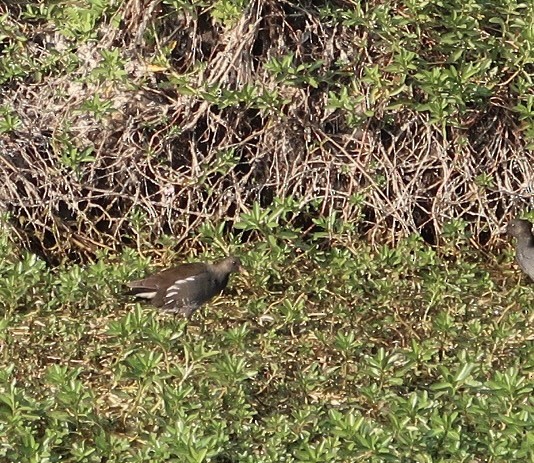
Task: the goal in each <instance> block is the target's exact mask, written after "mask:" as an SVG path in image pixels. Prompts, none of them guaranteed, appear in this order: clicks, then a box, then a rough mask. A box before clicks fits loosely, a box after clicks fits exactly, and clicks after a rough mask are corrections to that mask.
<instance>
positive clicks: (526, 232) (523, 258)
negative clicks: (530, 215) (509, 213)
mask: <svg viewBox="0 0 534 463" xmlns="http://www.w3.org/2000/svg"><path fill="white" fill-rule="evenodd" d="M506 233H508V235H510V236H513V237H515V238H516V239H517V244H516V246H515V258H516V260H517V263H518V264H519V266H520V267H521V269H522V270H523V272H525V273H526V274H527V275H528V276H529V277H530V278H531V279H532V280H534V236H533V235H532V224H531V223H530V222H529V221H528V220H523V219H514V220H512V221H511V222H510V223H509V224H508V226H507V227H506Z"/></svg>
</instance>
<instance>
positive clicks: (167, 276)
mask: <svg viewBox="0 0 534 463" xmlns="http://www.w3.org/2000/svg"><path fill="white" fill-rule="evenodd" d="M205 271H206V265H205V264H200V263H195V264H183V265H181V266H180V267H176V268H169V269H167V270H163V271H161V272H158V273H155V274H154V275H149V276H148V277H146V278H142V279H140V280H134V281H130V282H129V283H128V287H129V288H131V289H132V290H135V289H141V290H153V291H157V290H159V289H161V288H164V287H165V286H168V285H170V284H172V283H173V282H174V281H176V280H179V279H185V278H189V277H194V276H195V275H199V274H201V273H203V272H205Z"/></svg>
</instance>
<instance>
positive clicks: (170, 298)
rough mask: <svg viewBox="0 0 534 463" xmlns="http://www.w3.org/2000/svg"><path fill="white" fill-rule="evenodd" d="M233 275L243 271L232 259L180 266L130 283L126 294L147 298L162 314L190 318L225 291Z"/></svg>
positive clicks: (236, 260) (236, 259) (237, 262)
mask: <svg viewBox="0 0 534 463" xmlns="http://www.w3.org/2000/svg"><path fill="white" fill-rule="evenodd" d="M233 272H244V269H243V267H242V265H241V261H240V260H239V258H237V257H233V256H232V257H227V258H225V259H223V260H221V261H219V262H216V263H214V264H207V263H202V262H195V263H188V264H181V265H179V266H177V267H174V268H170V269H167V270H163V271H161V272H159V273H155V274H153V275H150V276H148V277H146V278H143V279H141V280H135V281H131V282H129V283H128V285H127V286H128V287H129V291H127V292H126V295H130V296H135V297H137V298H141V299H147V300H149V301H150V303H151V304H152V305H154V306H155V307H158V308H160V309H162V310H163V311H166V312H174V313H180V314H183V315H184V316H185V317H186V318H188V319H189V318H191V316H192V315H193V313H194V312H195V310H197V309H198V308H199V307H200V306H201V305H203V304H204V303H205V302H207V301H209V300H210V299H211V298H212V297H214V296H216V295H217V294H219V293H220V292H221V291H222V290H223V289H224V288H226V285H227V284H228V279H229V277H230V274H231V273H233Z"/></svg>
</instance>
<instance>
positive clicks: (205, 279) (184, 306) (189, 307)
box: [162, 271, 213, 313]
mask: <svg viewBox="0 0 534 463" xmlns="http://www.w3.org/2000/svg"><path fill="white" fill-rule="evenodd" d="M212 291H213V277H212V276H211V275H210V274H209V273H208V272H206V271H203V272H199V273H196V274H194V275H191V274H189V276H186V277H184V278H175V279H174V282H173V283H172V284H171V285H170V286H169V287H168V288H167V290H166V291H165V294H164V295H162V296H163V301H162V302H163V304H162V308H163V310H177V309H178V311H180V312H184V313H187V311H190V312H191V313H192V311H194V310H195V309H197V308H198V307H200V305H202V304H203V303H204V302H205V301H206V300H207V299H209V298H210V297H212V296H213V294H212Z"/></svg>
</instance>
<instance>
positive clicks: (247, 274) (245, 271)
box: [237, 264, 249, 277]
mask: <svg viewBox="0 0 534 463" xmlns="http://www.w3.org/2000/svg"><path fill="white" fill-rule="evenodd" d="M237 270H238V271H239V273H240V274H241V275H244V276H247V277H248V276H249V273H248V271H247V269H246V268H245V267H243V266H242V265H241V264H239V267H237Z"/></svg>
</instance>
